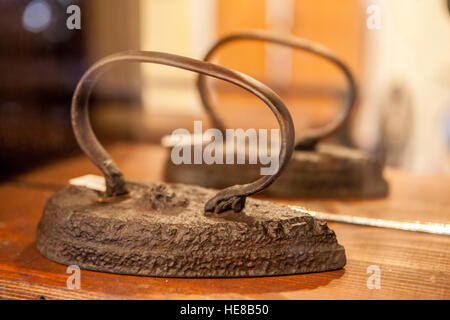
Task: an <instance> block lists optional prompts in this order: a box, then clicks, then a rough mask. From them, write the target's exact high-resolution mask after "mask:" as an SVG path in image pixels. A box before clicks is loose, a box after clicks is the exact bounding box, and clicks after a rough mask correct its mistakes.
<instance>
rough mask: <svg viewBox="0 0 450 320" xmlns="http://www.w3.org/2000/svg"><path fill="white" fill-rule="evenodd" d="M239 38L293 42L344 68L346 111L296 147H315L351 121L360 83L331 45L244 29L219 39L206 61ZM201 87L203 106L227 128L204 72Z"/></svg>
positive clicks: (295, 45) (301, 140) (198, 81)
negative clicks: (214, 104)
mask: <svg viewBox="0 0 450 320" xmlns="http://www.w3.org/2000/svg"><path fill="white" fill-rule="evenodd" d="M235 40H259V41H268V42H273V43H276V44H279V45H282V46H289V47H293V48H297V49H301V50H305V51H307V52H310V53H313V54H315V55H318V56H320V57H323V58H325V59H327V60H329V61H331V62H332V63H333V64H335V65H336V66H337V67H339V69H340V70H342V72H343V73H344V75H345V77H346V79H347V82H348V87H349V95H348V98H347V101H346V102H345V107H344V111H343V112H342V114H340V116H339V117H338V118H337V119H335V120H334V121H332V122H330V123H328V124H327V125H325V126H323V127H321V128H317V129H310V130H309V131H308V132H307V133H306V134H305V135H303V136H302V137H300V138H299V139H298V140H297V141H296V143H295V149H296V150H314V149H315V147H316V145H317V143H318V142H319V141H320V140H322V139H324V138H327V137H329V136H331V135H333V134H334V133H335V132H336V131H338V130H339V129H340V128H341V127H342V126H343V125H344V123H345V122H346V121H347V119H348V117H349V115H350V112H351V110H352V108H353V106H354V104H355V101H356V91H357V89H356V84H355V80H354V79H353V75H352V73H351V72H350V69H349V68H348V67H347V66H346V65H345V63H344V62H342V61H341V60H340V59H339V58H338V57H336V56H335V55H334V54H333V53H332V52H331V51H330V50H329V49H328V48H326V47H324V46H322V45H320V44H318V43H315V42H312V41H309V40H306V39H302V38H297V37H294V36H289V35H279V34H276V33H271V32H268V31H263V30H249V31H243V32H239V33H234V34H230V35H228V36H226V37H223V38H221V39H220V40H219V41H217V42H216V43H215V44H214V45H213V46H212V47H211V49H209V51H208V53H207V54H206V55H205V57H204V59H203V60H204V61H208V60H209V59H210V58H211V57H212V55H213V54H214V52H215V51H216V50H218V49H219V48H220V47H221V46H222V45H224V44H226V43H228V42H231V41H235ZM197 88H198V91H199V94H200V98H201V100H202V103H203V107H204V108H205V110H206V112H207V113H208V114H209V116H210V118H211V120H212V122H213V125H214V126H215V127H216V128H218V129H219V130H221V131H224V130H225V125H224V124H223V122H222V120H221V119H219V117H218V115H217V114H216V113H215V112H214V110H213V108H212V107H211V104H210V102H209V101H208V95H207V94H206V82H205V78H204V76H202V75H201V74H200V75H199V76H198V79H197Z"/></svg>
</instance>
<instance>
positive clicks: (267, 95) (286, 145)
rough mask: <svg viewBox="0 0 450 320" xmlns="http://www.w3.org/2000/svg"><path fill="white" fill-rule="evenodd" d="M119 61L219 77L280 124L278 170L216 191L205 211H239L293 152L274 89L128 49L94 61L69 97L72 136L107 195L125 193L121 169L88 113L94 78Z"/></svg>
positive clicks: (211, 67) (200, 64)
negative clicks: (267, 110)
mask: <svg viewBox="0 0 450 320" xmlns="http://www.w3.org/2000/svg"><path fill="white" fill-rule="evenodd" d="M121 61H136V62H147V63H155V64H161V65H167V66H172V67H176V68H181V69H186V70H190V71H193V72H198V73H200V74H203V75H208V76H211V77H214V78H218V79H222V80H224V81H227V82H230V83H233V84H235V85H237V86H239V87H241V88H243V89H245V90H247V91H249V92H250V93H252V94H254V95H255V96H257V97H258V98H260V99H261V100H262V101H263V102H264V103H265V104H266V105H267V106H268V107H269V108H270V109H271V110H272V112H273V113H274V114H275V117H276V118H277V120H278V123H279V125H280V131H281V139H282V140H281V148H280V154H279V167H278V170H277V172H276V173H275V174H273V175H270V176H269V175H268V176H263V177H261V178H259V179H258V180H256V181H254V182H252V183H248V184H244V185H234V186H231V187H228V188H225V189H223V190H221V191H219V192H218V193H217V194H216V195H215V196H214V197H213V198H211V199H210V200H208V201H207V203H206V205H205V212H215V213H220V212H223V211H226V210H234V211H235V212H239V211H241V210H242V209H243V208H244V206H245V199H246V197H247V196H249V195H252V194H254V193H257V192H259V191H261V190H263V189H265V188H267V187H268V186H269V185H270V184H272V183H273V182H274V181H275V179H276V178H277V177H278V176H279V175H280V173H281V171H282V170H283V169H284V167H285V166H286V164H287V162H288V161H289V159H290V157H291V155H292V153H293V150H294V139H295V135H294V126H293V123H292V118H291V115H290V113H289V111H288V109H287V108H286V106H285V105H284V103H283V102H282V100H281V99H280V97H279V96H278V95H277V94H276V93H275V92H274V91H273V90H271V89H270V88H269V87H267V86H266V85H264V84H262V83H261V82H259V81H257V80H255V79H253V78H251V77H249V76H247V75H245V74H243V73H240V72H238V71H234V70H231V69H228V68H224V67H221V66H219V65H215V64H212V63H209V62H204V61H200V60H195V59H191V58H187V57H183V56H178V55H173V54H169V53H163V52H152V51H130V52H123V53H117V54H113V55H110V56H107V57H105V58H102V59H100V60H99V61H97V62H96V63H95V64H94V65H93V66H91V67H90V68H89V69H88V70H87V71H86V73H85V74H84V75H83V76H82V78H81V79H80V81H79V82H78V85H77V87H76V89H75V92H74V95H73V97H72V109H71V113H72V126H73V130H74V133H75V137H76V139H77V141H78V144H79V145H80V147H81V149H82V150H83V151H84V152H85V153H86V154H87V156H88V157H89V158H90V159H91V161H92V162H93V163H94V164H95V165H96V166H97V167H98V168H99V169H100V170H101V171H102V172H103V175H104V176H105V183H106V194H107V196H109V197H114V196H119V195H123V194H127V193H128V190H127V188H126V183H125V179H124V177H123V174H122V172H121V171H120V169H119V168H118V166H117V165H116V164H115V163H114V161H113V160H112V158H111V156H110V155H109V154H108V153H107V152H106V151H105V149H104V148H103V146H102V145H101V144H100V142H99V141H98V139H97V137H96V136H95V134H94V132H93V130H92V127H91V124H90V120H89V112H88V106H89V96H90V94H91V92H92V88H93V86H94V84H95V81H96V79H98V77H99V76H100V75H101V73H102V72H103V71H105V69H106V68H105V67H107V66H109V65H111V64H113V63H117V62H121Z"/></svg>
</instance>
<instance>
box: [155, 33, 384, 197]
mask: <svg viewBox="0 0 450 320" xmlns="http://www.w3.org/2000/svg"><path fill="white" fill-rule="evenodd" d="M239 40H257V41H267V42H272V43H275V44H279V45H282V46H289V47H292V48H296V49H300V50H304V51H307V52H309V53H312V54H314V55H317V56H319V57H322V58H325V59H327V60H328V61H330V62H331V63H333V64H334V65H335V66H337V67H338V68H339V69H340V70H341V71H342V72H343V73H344V75H345V78H346V80H347V83H348V96H347V99H346V102H345V105H344V108H343V112H342V113H341V114H340V115H339V117H338V118H336V119H334V121H332V122H331V123H329V124H327V125H325V126H324V127H321V128H316V129H311V130H310V131H308V132H307V133H306V134H305V135H303V136H301V137H300V138H299V139H298V140H297V141H296V143H295V152H294V153H293V157H292V159H291V160H290V162H289V164H288V165H287V167H286V169H285V170H284V172H283V175H282V176H280V177H279V179H277V181H276V182H275V183H273V184H272V185H271V186H270V187H268V188H267V189H265V190H264V192H263V193H264V194H265V195H268V196H276V197H305V198H306V197H308V198H323V197H326V198H329V197H337V198H339V197H352V198H370V197H384V196H386V195H387V193H388V184H387V182H386V180H385V179H384V178H383V174H382V171H383V170H382V169H383V168H382V165H381V164H380V163H379V162H378V161H377V160H376V159H374V158H372V157H371V156H370V155H369V154H368V153H366V152H364V151H362V150H358V149H355V148H349V147H345V146H340V145H333V144H328V143H322V142H321V141H322V140H323V139H325V138H328V137H331V136H332V135H334V134H336V133H337V132H338V131H339V130H340V129H341V128H342V127H343V126H344V124H345V123H346V121H347V120H348V117H349V115H350V112H351V110H352V108H353V106H354V104H355V101H356V91H357V88H356V84H355V81H354V79H353V76H352V73H351V72H350V70H349V68H348V67H347V66H346V65H345V63H344V62H342V61H341V60H340V59H339V58H338V57H337V56H336V55H334V54H333V53H332V52H331V51H330V50H329V49H327V48H325V47H323V46H322V45H319V44H317V43H314V42H311V41H308V40H305V39H301V38H297V37H293V36H286V35H279V34H274V33H271V32H267V31H258V30H253V31H246V32H242V33H236V34H231V35H229V36H226V37H224V38H222V39H220V40H219V41H218V42H217V43H216V44H214V45H213V46H212V47H211V49H210V50H209V51H208V53H207V54H206V56H205V58H204V60H205V61H208V60H210V59H211V58H212V56H213V55H214V53H215V52H216V51H217V50H218V49H219V48H220V47H222V46H223V45H225V44H227V43H229V42H231V41H239ZM197 86H198V90H199V93H200V97H201V100H202V103H203V107H204V109H205V110H206V112H207V113H208V115H209V117H210V119H211V120H212V125H213V127H215V128H218V129H219V130H220V131H222V132H225V130H226V129H225V125H224V123H223V121H222V120H221V119H220V118H219V116H218V115H217V114H216V113H215V112H214V109H213V107H212V106H211V103H210V101H209V98H208V94H207V90H206V83H205V77H204V76H203V75H201V74H200V75H199V77H198V82H197ZM319 142H320V143H319ZM166 146H167V147H169V148H172V147H173V146H172V145H170V143H169V144H167V145H166ZM258 170H259V168H258V166H256V165H250V164H239V165H238V164H236V165H225V164H210V165H206V164H202V165H198V164H183V165H175V164H174V163H173V162H172V161H171V159H170V158H169V159H168V161H167V164H166V168H165V173H164V174H165V179H166V181H170V182H184V183H187V182H189V183H191V184H196V185H200V186H204V187H208V188H219V189H220V188H224V187H225V186H228V185H232V184H241V183H244V182H245V181H249V180H252V179H255V178H256V177H257V176H258V175H259V171H258Z"/></svg>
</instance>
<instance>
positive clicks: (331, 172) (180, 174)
mask: <svg viewBox="0 0 450 320" xmlns="http://www.w3.org/2000/svg"><path fill="white" fill-rule="evenodd" d="M259 171H260V165H250V164H235V165H229V164H228V165H226V164H222V165H220V164H213V165H195V164H183V165H174V164H173V163H172V161H171V159H170V156H169V157H168V159H167V164H166V168H165V171H164V175H165V179H166V180H167V181H169V182H181V183H191V184H196V185H200V186H203V187H207V188H217V189H221V188H224V187H225V186H228V185H232V184H241V183H245V182H247V181H252V179H255V177H258V175H259V174H260V173H259ZM261 194H264V195H267V196H274V197H284V198H286V197H296V198H346V197H349V198H376V197H384V196H386V195H387V194H388V184H387V182H386V180H385V179H384V178H383V174H382V167H381V165H380V164H379V163H378V162H376V161H375V160H374V159H373V158H371V157H369V156H368V155H367V154H366V153H364V152H362V151H360V150H357V149H350V148H346V147H341V146H335V145H329V144H319V145H318V148H317V150H316V151H299V150H296V151H295V152H294V155H293V156H292V158H291V160H290V161H289V164H288V165H287V167H286V169H285V170H284V171H283V174H282V175H281V176H280V177H279V178H278V179H277V180H276V181H275V182H274V183H273V184H272V185H271V186H269V187H268V188H267V189H265V190H264V191H263V192H262V193H261Z"/></svg>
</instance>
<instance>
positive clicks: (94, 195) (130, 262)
mask: <svg viewBox="0 0 450 320" xmlns="http://www.w3.org/2000/svg"><path fill="white" fill-rule="evenodd" d="M127 188H128V189H129V190H130V195H129V197H126V198H122V199H121V200H117V199H116V200H115V201H111V202H106V203H100V202H99V201H98V198H99V194H98V192H96V191H93V190H90V189H87V188H84V187H76V186H68V187H66V188H64V189H62V190H60V191H58V192H57V193H55V194H54V195H53V196H52V197H51V198H50V199H49V200H48V202H47V204H46V206H45V210H44V214H43V217H42V219H41V221H40V223H39V226H38V233H37V241H36V246H37V248H38V250H39V251H40V252H41V253H42V254H43V255H44V256H46V257H47V258H49V259H51V260H54V261H56V262H59V263H62V264H66V265H70V264H75V265H79V266H80V267H81V268H84V269H91V270H97V271H104V272H112V273H122V274H135V275H145V276H162V277H247V276H262V275H282V274H296V273H309V272H320V271H327V270H335V269H339V268H342V267H343V266H344V265H345V263H346V257H345V250H344V248H343V247H342V246H341V245H339V244H338V243H337V240H336V236H335V234H334V232H333V231H332V230H331V229H329V228H328V226H327V224H326V223H325V222H323V221H320V220H317V219H315V218H313V217H311V216H309V215H304V214H298V213H295V212H293V211H292V210H290V209H289V208H287V207H285V206H280V205H277V204H274V203H271V202H267V201H261V200H254V199H248V201H247V205H246V207H245V208H244V210H243V211H242V212H240V213H236V212H233V211H229V212H224V213H222V214H211V215H210V216H205V215H204V212H203V205H204V203H205V201H206V200H207V199H208V198H210V197H211V196H212V195H213V194H214V193H215V192H216V190H210V189H205V188H201V187H195V186H187V185H182V184H174V185H165V184H148V183H136V182H129V183H127Z"/></svg>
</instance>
